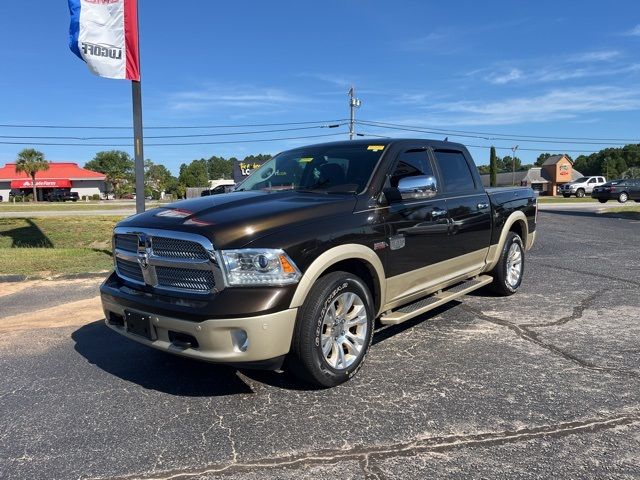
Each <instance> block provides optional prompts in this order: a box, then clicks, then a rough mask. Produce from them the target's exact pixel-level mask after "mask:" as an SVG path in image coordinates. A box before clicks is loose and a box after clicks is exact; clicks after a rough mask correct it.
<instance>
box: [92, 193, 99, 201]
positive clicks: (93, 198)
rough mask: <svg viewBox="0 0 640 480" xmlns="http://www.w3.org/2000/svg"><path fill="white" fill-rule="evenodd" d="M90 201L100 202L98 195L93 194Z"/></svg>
mask: <svg viewBox="0 0 640 480" xmlns="http://www.w3.org/2000/svg"><path fill="white" fill-rule="evenodd" d="M91 200H100V194H99V193H94V194H93V195H91Z"/></svg>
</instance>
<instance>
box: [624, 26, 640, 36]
mask: <svg viewBox="0 0 640 480" xmlns="http://www.w3.org/2000/svg"><path fill="white" fill-rule="evenodd" d="M625 35H626V36H629V37H640V23H639V24H638V25H636V26H635V27H633V28H632V29H631V30H629V31H628V32H625Z"/></svg>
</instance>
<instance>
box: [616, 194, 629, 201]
mask: <svg viewBox="0 0 640 480" xmlns="http://www.w3.org/2000/svg"><path fill="white" fill-rule="evenodd" d="M627 200H629V194H628V193H627V192H622V193H620V195H618V202H620V203H627Z"/></svg>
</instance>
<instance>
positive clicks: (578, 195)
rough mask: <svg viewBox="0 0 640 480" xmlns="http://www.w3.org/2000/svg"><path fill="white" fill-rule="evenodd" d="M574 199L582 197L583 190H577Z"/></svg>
mask: <svg viewBox="0 0 640 480" xmlns="http://www.w3.org/2000/svg"><path fill="white" fill-rule="evenodd" d="M576 197H578V198H582V197H584V188H579V189H578V191H577V192H576Z"/></svg>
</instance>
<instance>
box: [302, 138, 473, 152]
mask: <svg viewBox="0 0 640 480" xmlns="http://www.w3.org/2000/svg"><path fill="white" fill-rule="evenodd" d="M402 143H422V144H424V145H425V146H429V147H433V148H462V149H466V147H465V146H464V145H463V144H462V143H456V142H449V141H448V140H433V139H428V138H359V139H356V140H339V141H337V142H325V143H316V144H313V145H305V146H302V147H296V148H293V149H291V150H298V149H299V148H307V147H333V146H336V147H338V146H347V145H384V146H388V145H395V144H402Z"/></svg>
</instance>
